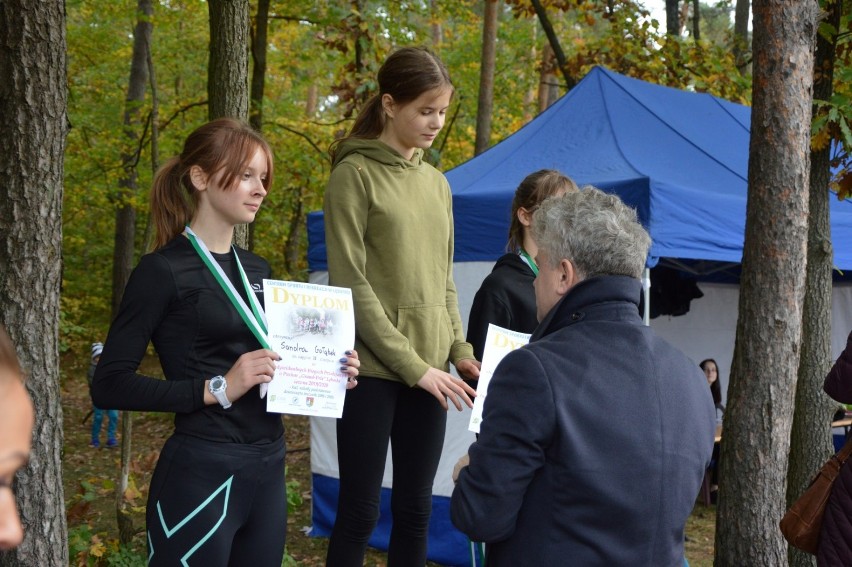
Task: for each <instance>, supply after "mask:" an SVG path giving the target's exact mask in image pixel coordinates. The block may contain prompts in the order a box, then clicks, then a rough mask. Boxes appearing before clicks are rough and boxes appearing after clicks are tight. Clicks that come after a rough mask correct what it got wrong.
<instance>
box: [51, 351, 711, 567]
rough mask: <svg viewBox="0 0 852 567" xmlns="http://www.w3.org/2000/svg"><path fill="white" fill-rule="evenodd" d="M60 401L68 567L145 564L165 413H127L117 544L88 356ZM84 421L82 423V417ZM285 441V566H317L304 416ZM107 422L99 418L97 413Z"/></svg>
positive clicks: (113, 454) (700, 521) (371, 566)
mask: <svg viewBox="0 0 852 567" xmlns="http://www.w3.org/2000/svg"><path fill="white" fill-rule="evenodd" d="M62 362H63V363H62V406H63V411H64V433H65V451H64V454H63V483H64V487H65V500H66V509H67V513H68V531H69V542H68V543H69V555H70V563H71V565H73V566H102V565H103V566H126V567H135V566H137V565H138V566H143V565H145V564H146V562H145V558H146V553H145V538H144V525H145V521H144V509H145V500H146V498H147V491H148V483H149V481H150V479H151V473H152V472H153V470H154V465H155V464H156V462H157V457H158V455H159V450H160V448H161V447H162V445H163V443H164V442H165V440H166V439H167V438H168V436H169V435H170V434H171V431H172V417H171V415H168V414H156V413H134V414H133V431H132V447H131V455H132V457H131V467H130V479H131V481H130V486H129V488H128V490H127V491H125V493H124V494H123V495H122V498H124V499H125V500H126V501H127V502H128V503H129V504H130V505H131V506H132V509H133V513H132V519H133V527H134V529H135V531H136V535H135V536H134V537H133V540H132V542H131V543H130V545H126V546H121V545H119V543H118V528H117V522H116V512H115V509H116V490H115V486H116V482H117V478H118V475H119V472H120V457H121V451H120V449H108V448H105V447H103V445H104V442H105V440H106V423H104V428H103V433H102V436H101V448H99V449H95V448H91V447H89V440H90V432H91V416H88V417H87V414H88V413H89V411H90V410H91V401H90V399H89V395H88V388H87V386H86V369H87V365H88V360H83V361H82V362H78V361H76V360H75V359H73V358H71V357H65V358H63V361H62ZM143 368H147V369H148V370H147V371H148V372H149V373H151V374H154V375H156V374H158V373H159V367H158V365H157V363H156V360H154V359H151V360H146V362H145V363H144V365H143ZM84 419H85V422H84ZM284 420H285V426H286V440H287V449H288V450H287V461H286V462H287V479H288V491H289V500H290V505H291V512H290V514H289V517H288V521H287V524H288V525H287V534H288V535H287V552H288V557H287V558H285V562H284V565H299V566H306V567H314V566H321V565H324V561H325V550H326V546H327V544H328V540H327V539H325V538H314V537H310V536H308V535H307V532H308V530H309V528H310V525H311V502H310V499H311V481H310V468H311V465H310V428H309V424H308V419H307V418H304V417H300V416H285V417H284ZM104 421H105V422H106V417H105V418H104ZM714 524H715V506H714V507H706V506H703V505H702V504H697V505H696V507H695V511H694V512H693V514H692V516H691V517H690V520H689V524H688V525H687V537H688V541H687V543H686V556H687V559H688V560H689V564H690V566H691V567H705V566H711V565H712V564H713V538H714V530H715V528H714ZM365 565H367V566H368V567H383V566H384V565H386V555H385V554H384V553H381V552H379V551H375V550H370V551H369V552H368V557H367V561H366V563H365Z"/></svg>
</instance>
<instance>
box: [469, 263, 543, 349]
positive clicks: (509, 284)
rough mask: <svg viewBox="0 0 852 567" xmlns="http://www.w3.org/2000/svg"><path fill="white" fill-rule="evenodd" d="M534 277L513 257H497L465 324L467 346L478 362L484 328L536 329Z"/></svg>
mask: <svg viewBox="0 0 852 567" xmlns="http://www.w3.org/2000/svg"><path fill="white" fill-rule="evenodd" d="M533 280H535V274H533V271H532V269H531V268H530V267H529V266H528V265H527V263H526V262H524V261H523V260H522V259H521V257H520V256H518V254H516V253H510V254H505V255H503V256H501V257H500V258H499V259H498V260H497V263H496V264H494V268H493V269H492V270H491V273H490V274H488V276H486V278H485V279H484V280H483V281H482V285H481V286H480V287H479V290H478V291H477V292H476V295H475V296H474V298H473V305H472V306H471V308H470V318H469V319H468V324H467V342H469V343H470V344H472V345H473V353H474V355H475V356H476V359H477V360H482V351H483V350H484V348H485V336H486V334H487V333H488V324H489V323H493V324H494V325H497V326H499V327H503V328H504V329H509V330H510V331H517V332H519V333H532V332H533V331H534V330H535V328H536V327H537V326H538V319H536V308H535V290H534V289H533Z"/></svg>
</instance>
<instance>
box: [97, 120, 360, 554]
mask: <svg viewBox="0 0 852 567" xmlns="http://www.w3.org/2000/svg"><path fill="white" fill-rule="evenodd" d="M271 182H272V151H271V150H270V148H269V146H268V145H267V143H266V141H265V140H264V139H263V138H262V137H261V136H260V135H259V134H258V133H257V132H255V131H254V130H252V129H251V127H249V126H248V125H246V124H244V123H243V122H240V121H238V120H233V119H228V118H223V119H218V120H214V121H212V122H209V123H207V124H205V125H203V126H201V127H199V128H198V129H196V130H195V131H194V132H192V133H191V134H190V135H189V137H188V138H187V139H186V142H185V143H184V147H183V151H182V152H181V154H180V156H178V157H175V158H173V159H172V160H170V161H169V162H168V163H166V165H164V166H163V168H162V169H161V170H160V171H159V172H158V173H157V175H156V177H155V178H154V183H153V187H152V189H151V214H152V217H153V221H154V223H155V226H156V228H157V236H156V243H155V250H154V251H153V252H152V253H150V254H147V255H145V256H143V257H142V259H141V260H140V262H139V265H138V266H137V267H136V268H135V269H134V271H133V273H132V275H131V276H130V280H129V281H128V283H127V287H126V288H125V291H124V296H123V298H122V302H121V306H120V308H119V311H118V314H117V315H116V318H115V320H114V321H113V322H112V325H111V327H110V330H109V335H108V336H107V340H106V343H105V345H104V349H103V352H102V354H101V360H100V363H99V364H98V367H97V370H96V372H95V377H94V380H93V382H92V399H93V401H94V403H95V404H96V405H98V406H100V407H114V408H118V409H122V410H133V411H167V412H174V414H175V429H174V433H173V435H172V436H171V437H170V438H169V439H168V440H167V441H166V444H165V446H164V447H163V449H162V451H161V452H160V458H159V461H158V462H157V467H156V469H155V471H154V475H153V477H152V479H151V486H150V491H149V494H148V507H147V511H146V523H147V538H148V553H149V563H148V564H149V565H164V566H165V565H168V566H172V565H180V564H186V562H189V564H192V565H205V566H222V567H224V566H226V565H252V566H253V567H260V566H264V567H273V566H274V567H280V565H281V561H282V558H283V555H284V541H285V537H286V525H287V500H286V495H285V485H284V451H285V447H284V426H283V423H282V420H281V416H280V415H278V414H274V413H267V412H266V407H265V404H266V402H265V400H264V399H262V398H261V396H260V385H261V384H265V383H268V382H270V381H271V380H272V376H273V375H274V373H275V363H276V361H278V360H279V359H280V357H279V355H278V354H276V353H275V352H274V351H272V350H270V349H269V348H268V343H267V339H266V336H265V322H264V321H263V307H262V304H261V299H262V290H263V287H262V280H263V279H264V278H269V277H270V269H269V264H267V262H266V261H265V260H264V259H263V258H260V257H259V256H256V255H254V254H252V253H251V252H248V251H247V250H243V249H241V248H237V247H235V246H232V245H231V240H232V238H233V234H234V227H235V226H236V225H239V224H246V223H250V222H252V221H253V220H254V218H255V215H256V214H257V211H258V209H259V208H260V206H261V203H262V202H263V199H264V197H265V196H266V194H267V191H268V189H269V186H270V185H271ZM258 295H260V297H258ZM149 341H151V342H152V343H153V345H154V347H155V348H156V350H157V354H158V355H159V358H160V364H161V366H162V368H163V374H164V375H165V377H166V379H165V380H158V379H155V378H152V377H148V376H145V375H142V374H139V373H138V368H139V364H140V362H141V361H142V358H143V357H144V355H145V350H146V348H147V346H148V342H149ZM265 345H266V348H264V346H265ZM342 360H343V361H345V362H342V364H343V366H341V373H342V375H346V376H347V377H348V378H349V379H350V382H349V383H350V385H351V384H354V382H353V381H352V380H354V377H355V376H357V374H358V371H357V366H358V361H357V356H356V355H355V353H354V352H353V353H352V354H351V355H348V356H346V357H344V358H343V359H342Z"/></svg>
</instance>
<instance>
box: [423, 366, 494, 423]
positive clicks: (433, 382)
mask: <svg viewBox="0 0 852 567" xmlns="http://www.w3.org/2000/svg"><path fill="white" fill-rule="evenodd" d="M459 362H461V361H459ZM470 362H473V361H470ZM478 375H479V372H478V371H477V376H478ZM417 385H418V386H420V387H421V388H423V389H424V390H426V391H427V392H429V393H430V394H432V395H433V396H435V398H437V400H438V402H440V404H441V407H442V408H444V409H445V410H447V409H449V406H448V405H447V399H449V400H450V401H451V402H453V405H454V406H456V409H457V410H459V411H461V410H462V406H461V402H464V403H465V404H466V405H467V407H469V408H472V407H473V401H471V398H475V397H476V391H475V390H474V389H473V388H471V387H470V386H468V385H467V384H465V383H464V382H463V381H461V380H460V379H459V378H455V377H453V376H452V375H451V374H449V373H447V372H444V371H443V370H438V369H437V368H430V369H429V370H427V371H426V374H424V375H423V376H421V377H420V380H418V381H417Z"/></svg>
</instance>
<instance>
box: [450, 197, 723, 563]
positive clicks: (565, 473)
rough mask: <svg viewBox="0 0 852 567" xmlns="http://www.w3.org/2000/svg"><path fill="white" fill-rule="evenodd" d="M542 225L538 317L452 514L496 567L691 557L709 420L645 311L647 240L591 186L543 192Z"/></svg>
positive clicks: (492, 405) (488, 413)
mask: <svg viewBox="0 0 852 567" xmlns="http://www.w3.org/2000/svg"><path fill="white" fill-rule="evenodd" d="M533 235H534V237H535V240H536V242H538V243H539V249H538V253H537V256H536V263H537V264H538V266H539V273H538V276H537V277H536V280H535V295H536V308H537V314H538V319H539V321H540V324H539V326H538V328H537V329H536V330H535V332H534V333H533V335H532V337H531V340H530V343H529V345H527V346H526V347H524V348H522V349H519V350H516V351H514V352H512V353H510V354H509V355H507V356H506V358H504V359H503V361H502V362H501V363H500V365H499V366H498V367H497V370H496V371H495V373H494V376H493V378H492V380H491V383H490V385H489V389H488V399H487V400H486V402H485V408H484V415H483V423H482V429H481V433H480V436H479V439H478V441H476V442H475V443H474V444H473V445H472V446H471V448H470V451H469V464H468V461H467V456H465V457H463V458H462V460H461V461H460V462H459V464H458V465H457V466H456V473H455V474H454V476H455V477H456V480H457V485H456V488H455V491H454V492H453V497H452V505H451V517H452V521H453V523H454V524H455V525H456V527H458V528H459V529H460V530H461V531H462V532H464V533H465V534H467V535H468V536H469V537H470V538H471V539H473V540H476V541H484V542H486V544H487V547H486V550H487V555H486V558H487V564H488V565H489V567H499V566H503V565H537V566H548V565H554V566H555V565H565V564H566V562H567V563H570V564H572V565H584V566H592V565H656V566H663V565H668V566H675V565H677V566H682V565H683V564H684V554H683V541H684V526H685V524H686V520H687V518H688V517H689V514H690V513H691V511H692V508H693V505H694V504H695V498H696V495H697V494H698V489H699V487H700V485H701V481H702V478H703V476H704V471H705V469H706V468H707V465H708V463H709V462H710V454H711V451H712V449H713V435H714V432H715V424H716V418H715V411H714V408H713V401H712V399H711V396H710V395H709V393H708V391H707V386H706V384H705V381H704V380H703V376H702V375H701V371H700V370H699V369H698V367H696V366H695V363H693V362H692V361H691V360H690V359H689V358H687V357H686V356H685V355H684V354H683V353H681V352H680V351H678V350H677V349H676V348H674V347H673V346H672V345H670V344H669V343H667V342H666V341H664V340H662V339H661V338H659V337H657V336H656V335H655V333H654V332H653V331H652V330H651V328H650V327H647V326H645V325H643V323H642V318H641V317H640V315H639V310H638V303H639V295H640V290H641V282H640V279H639V278H640V276H641V274H642V271H643V268H644V266H645V259H646V257H647V254H648V248H649V246H650V243H651V240H650V237H649V236H648V233H647V232H646V231H645V230H644V229H643V228H642V226H641V225H640V224H639V223H638V222H637V220H636V213H635V211H634V210H633V209H631V208H629V207H627V206H625V205H624V203H622V202H621V200H619V199H618V198H617V197H615V196H612V195H608V194H606V193H603V192H601V191H599V190H597V189H595V188H592V187H588V188H585V189H584V190H582V191H580V192H578V193H568V194H566V195H563V196H561V197H553V198H550V199H548V200H546V201H545V202H544V203H543V204H542V206H541V208H540V209H539V210H538V211H536V213H535V215H534V218H533Z"/></svg>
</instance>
